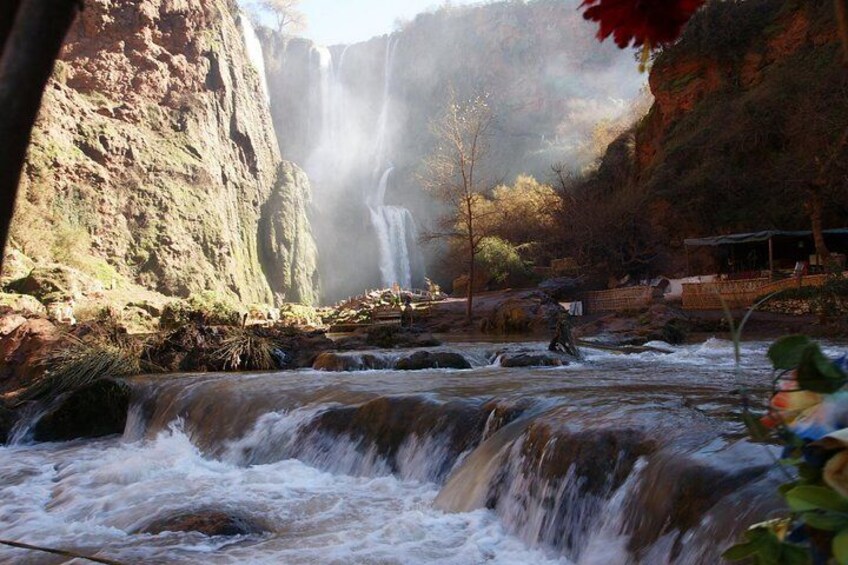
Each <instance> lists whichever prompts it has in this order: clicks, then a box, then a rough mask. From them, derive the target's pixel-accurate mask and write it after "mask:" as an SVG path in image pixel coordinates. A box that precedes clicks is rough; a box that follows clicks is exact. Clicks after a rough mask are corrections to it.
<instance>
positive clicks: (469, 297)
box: [465, 250, 476, 324]
mask: <svg viewBox="0 0 848 565" xmlns="http://www.w3.org/2000/svg"><path fill="white" fill-rule="evenodd" d="M469 256H470V260H469V263H468V289H467V290H466V301H465V321H466V322H468V323H469V324H470V323H471V310H472V308H473V306H474V275H475V272H474V271H475V270H476V269H475V266H474V251H473V250H472V251H470V252H469Z"/></svg>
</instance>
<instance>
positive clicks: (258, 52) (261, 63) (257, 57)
mask: <svg viewBox="0 0 848 565" xmlns="http://www.w3.org/2000/svg"><path fill="white" fill-rule="evenodd" d="M239 19H240V20H241V30H242V36H243V38H244V48H245V50H246V51H247V58H248V59H249V60H250V63H251V64H252V65H253V68H255V69H256V72H257V73H259V83H260V84H261V85H262V93H263V94H264V95H265V100H266V101H267V102H269V103H270V102H271V94H270V92H269V90H268V79H267V77H266V76H265V55H264V53H263V52H262V43H260V41H259V37H258V36H257V35H256V29H255V28H254V27H253V23H252V22H251V21H250V18H248V17H247V16H246V15H245V14H244V13H242V14H241V17H240V18H239Z"/></svg>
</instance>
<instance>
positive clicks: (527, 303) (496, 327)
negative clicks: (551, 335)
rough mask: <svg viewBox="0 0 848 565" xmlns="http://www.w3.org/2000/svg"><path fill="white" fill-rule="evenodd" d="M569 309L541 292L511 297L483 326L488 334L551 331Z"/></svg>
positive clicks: (493, 312)
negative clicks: (561, 315)
mask: <svg viewBox="0 0 848 565" xmlns="http://www.w3.org/2000/svg"><path fill="white" fill-rule="evenodd" d="M564 311H565V310H564V309H563V307H562V306H560V304H559V303H558V302H557V301H556V300H554V299H553V298H551V297H550V296H548V295H547V294H545V293H543V292H539V291H535V292H529V293H524V294H522V295H517V296H508V297H506V298H505V299H504V300H502V301H500V302H498V303H497V304H495V305H494V307H493V308H492V309H491V310H490V311H489V313H488V315H487V316H486V317H485V318H484V319H483V321H482V323H481V324H480V329H481V330H482V331H483V332H484V333H493V334H501V335H508V334H527V333H540V332H547V331H549V330H551V329H552V328H553V327H555V325H556V321H557V318H558V317H559V315H560V314H561V313H563V312H564Z"/></svg>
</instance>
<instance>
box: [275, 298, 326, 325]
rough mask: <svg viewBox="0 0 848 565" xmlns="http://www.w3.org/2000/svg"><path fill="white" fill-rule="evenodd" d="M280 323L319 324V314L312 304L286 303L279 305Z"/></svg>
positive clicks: (320, 323)
mask: <svg viewBox="0 0 848 565" xmlns="http://www.w3.org/2000/svg"><path fill="white" fill-rule="evenodd" d="M280 323H282V324H283V325H285V326H321V325H322V321H321V316H320V314H319V313H318V310H317V309H315V308H313V307H312V306H304V305H303V304H290V303H286V304H283V305H282V306H280Z"/></svg>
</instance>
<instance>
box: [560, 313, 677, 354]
mask: <svg viewBox="0 0 848 565" xmlns="http://www.w3.org/2000/svg"><path fill="white" fill-rule="evenodd" d="M691 328H692V322H691V321H690V319H689V317H688V316H687V315H686V314H685V313H684V312H682V311H681V310H679V309H677V308H673V307H671V306H668V305H666V304H653V305H652V306H651V307H650V308H648V309H647V310H646V311H644V312H642V313H641V314H639V315H633V314H632V313H612V314H608V315H606V316H604V317H602V318H599V319H597V320H591V321H589V322H586V323H582V324H580V325H578V326H577V327H575V331H574V333H575V335H576V336H578V337H583V336H600V337H601V338H602V341H603V342H604V343H607V344H610V345H644V344H645V343H647V342H649V341H664V342H666V343H670V344H673V345H676V344H680V343H683V342H684V341H685V339H686V336H687V335H688V333H689V331H690V330H691Z"/></svg>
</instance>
